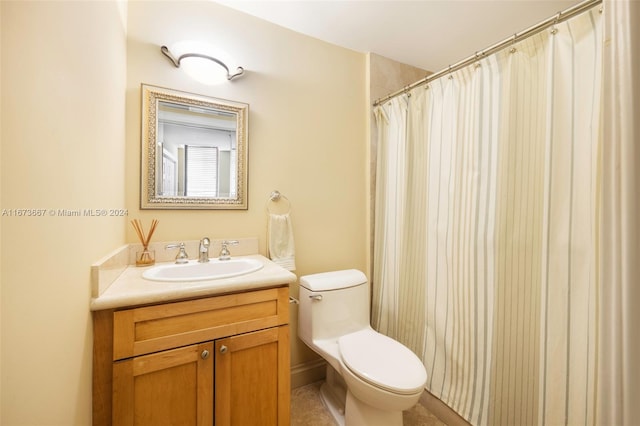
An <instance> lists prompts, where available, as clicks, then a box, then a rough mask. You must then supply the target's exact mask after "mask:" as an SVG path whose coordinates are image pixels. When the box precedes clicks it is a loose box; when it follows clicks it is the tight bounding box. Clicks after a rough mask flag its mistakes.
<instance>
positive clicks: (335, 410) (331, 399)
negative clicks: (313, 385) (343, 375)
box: [320, 382, 346, 426]
mask: <svg viewBox="0 0 640 426" xmlns="http://www.w3.org/2000/svg"><path fill="white" fill-rule="evenodd" d="M320 399H321V400H322V404H323V405H324V406H325V407H326V409H327V410H329V413H330V414H331V417H333V420H335V421H336V423H337V424H338V426H346V425H345V418H344V406H341V404H340V401H337V399H336V398H335V396H333V395H332V394H331V391H329V390H328V386H327V383H326V382H325V383H323V384H322V385H321V386H320Z"/></svg>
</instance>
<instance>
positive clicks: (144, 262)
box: [131, 219, 158, 266]
mask: <svg viewBox="0 0 640 426" xmlns="http://www.w3.org/2000/svg"><path fill="white" fill-rule="evenodd" d="M131 225H132V226H133V229H135V231H136V234H137V235H138V239H139V240H140V242H141V243H142V252H141V253H140V255H139V256H136V265H138V266H148V265H153V264H154V263H155V258H154V256H153V253H151V252H150V251H149V242H150V241H151V237H152V236H153V233H154V232H155V230H156V228H157V226H158V221H157V220H156V219H153V220H152V221H151V228H149V233H148V234H145V232H144V227H143V226H142V222H141V221H140V220H139V219H133V220H132V221H131Z"/></svg>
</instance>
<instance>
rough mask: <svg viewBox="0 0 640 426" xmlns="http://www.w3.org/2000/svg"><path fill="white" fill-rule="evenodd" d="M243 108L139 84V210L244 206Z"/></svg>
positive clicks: (245, 106) (237, 104) (224, 102)
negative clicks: (140, 203) (140, 143)
mask: <svg viewBox="0 0 640 426" xmlns="http://www.w3.org/2000/svg"><path fill="white" fill-rule="evenodd" d="M145 100H146V101H147V102H145ZM247 109H248V105H246V104H240V103H236V102H230V101H223V100H220V99H214V98H208V97H203V96H200V95H191V94H187V93H182V92H177V91H173V90H169V89H161V88H155V87H152V86H145V85H143V165H142V169H143V191H142V194H143V198H142V207H143V208H246V155H247V146H246V143H247V137H246V121H247V118H246V112H247ZM145 112H146V113H148V114H147V118H146V119H145ZM145 122H146V125H145ZM145 161H146V162H148V164H144V163H145ZM145 170H146V171H147V174H146V176H144V171H145ZM145 187H146V191H145Z"/></svg>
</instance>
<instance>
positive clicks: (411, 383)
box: [338, 330, 427, 394]
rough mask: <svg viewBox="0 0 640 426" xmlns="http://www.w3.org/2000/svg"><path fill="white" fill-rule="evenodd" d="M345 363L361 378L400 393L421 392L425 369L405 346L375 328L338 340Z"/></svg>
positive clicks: (425, 376) (425, 378)
mask: <svg viewBox="0 0 640 426" xmlns="http://www.w3.org/2000/svg"><path fill="white" fill-rule="evenodd" d="M338 345H339V347H340V354H341V355H342V360H343V362H344V363H345V365H346V366H347V367H348V368H349V370H351V371H352V372H353V373H354V374H356V375H357V376H358V377H360V378H361V379H362V380H364V381H366V382H369V383H371V384H372V385H374V386H377V387H380V388H383V389H385V390H388V391H390V392H394V393H399V394H412V393H416V392H419V391H421V390H422V389H423V388H424V385H425V383H426V381H427V372H426V370H425V369H424V365H423V364H422V362H421V361H420V359H419V358H418V357H417V356H416V355H415V354H414V353H413V352H412V351H411V350H410V349H409V348H407V347H406V346H404V345H402V344H401V343H400V342H397V341H396V340H393V339H391V338H389V337H387V336H384V335H382V334H380V333H377V332H376V331H374V330H362V331H358V332H355V333H351V334H347V335H344V336H342V337H340V338H339V339H338Z"/></svg>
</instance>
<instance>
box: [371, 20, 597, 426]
mask: <svg viewBox="0 0 640 426" xmlns="http://www.w3.org/2000/svg"><path fill="white" fill-rule="evenodd" d="M601 21H602V17H601V13H600V11H599V8H595V9H591V10H590V11H588V12H585V13H582V14H581V15H579V16H577V17H574V18H572V19H570V20H569V21H566V22H563V23H559V24H556V25H554V26H553V27H552V28H549V29H547V30H545V31H543V32H541V33H538V34H536V35H534V36H532V37H529V38H527V39H526V40H523V41H520V42H517V43H515V44H513V45H512V46H511V47H510V48H508V49H506V50H504V51H502V52H499V53H496V54H493V55H491V56H488V57H485V58H482V59H479V60H478V62H477V63H476V64H475V65H473V66H469V67H467V68H464V69H462V70H460V71H456V72H453V73H451V74H450V75H448V76H445V77H441V78H439V79H437V80H435V81H432V82H430V83H429V84H428V85H427V86H419V87H417V88H415V89H413V90H411V91H410V92H409V93H407V94H405V95H401V96H398V97H395V98H392V99H391V100H390V101H388V102H386V103H385V104H383V105H381V106H380V107H377V108H376V110H375V114H376V120H377V126H378V135H379V136H378V137H379V140H378V155H377V158H378V160H377V161H378V166H377V175H376V176H377V177H376V205H375V230H374V232H375V238H374V245H375V247H374V272H373V285H374V287H373V309H372V321H373V325H374V327H376V328H377V329H378V330H379V331H381V332H382V333H385V334H387V335H389V336H391V337H394V338H396V339H397V340H399V341H400V342H402V343H404V344H405V345H406V346H408V347H409V348H411V349H412V350H413V351H414V352H415V353H416V354H417V355H418V356H419V357H421V359H422V360H423V362H424V365H425V367H426V369H427V373H428V381H427V385H426V387H427V390H428V391H429V392H431V393H432V394H433V395H435V396H436V397H438V398H439V399H441V400H442V401H443V402H445V403H446V404H447V405H448V406H450V407H451V408H453V409H454V410H455V411H456V412H458V413H459V414H460V415H461V416H462V417H464V418H465V419H467V420H468V421H469V422H471V423H472V424H474V425H524V424H549V425H552V424H553V425H555V424H581V425H582V424H594V423H596V418H597V415H598V413H596V403H595V402H596V399H597V394H596V389H597V376H596V375H597V368H596V362H597V356H596V355H597V346H596V345H597V338H598V324H597V322H596V320H597V309H598V306H597V303H596V302H597V300H598V288H599V287H598V283H599V273H600V270H599V265H600V263H599V260H598V259H599V256H600V255H601V253H600V251H599V250H600V248H599V243H600V234H599V232H600V221H599V220H600V214H601V211H600V209H599V205H600V204H599V203H600V200H601V197H602V194H601V187H600V185H599V179H600V176H601V167H602V164H601V162H600V161H601V156H600V149H601V143H600V135H601V123H602V121H601V113H602V111H601V105H602V102H601V95H602V90H601V87H602V32H603V29H602V23H601Z"/></svg>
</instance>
